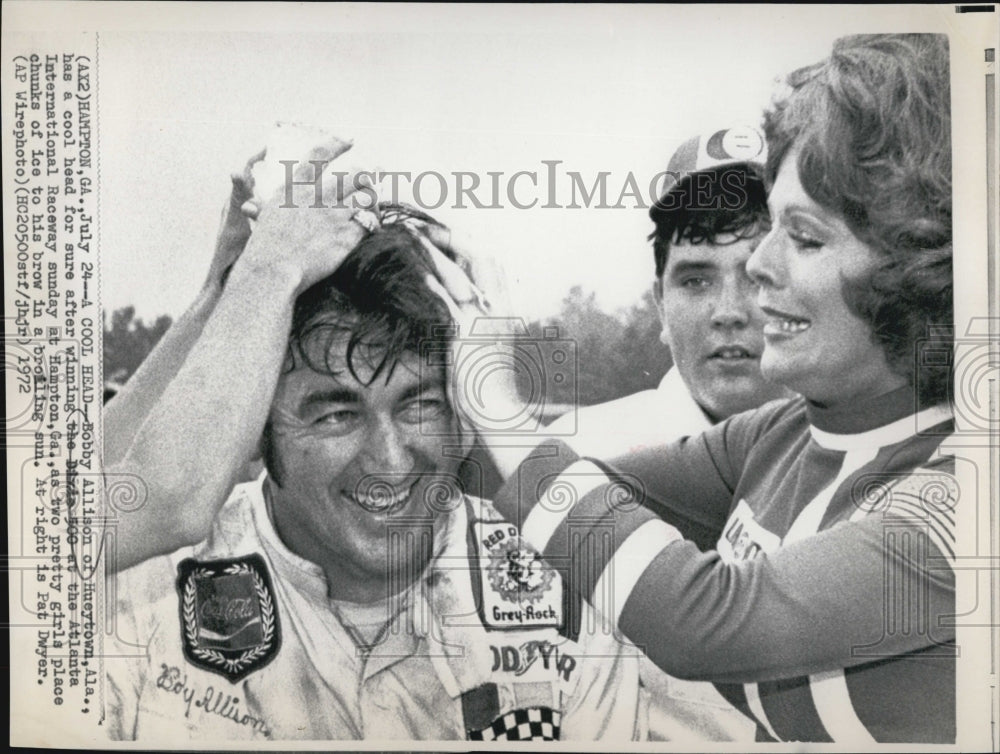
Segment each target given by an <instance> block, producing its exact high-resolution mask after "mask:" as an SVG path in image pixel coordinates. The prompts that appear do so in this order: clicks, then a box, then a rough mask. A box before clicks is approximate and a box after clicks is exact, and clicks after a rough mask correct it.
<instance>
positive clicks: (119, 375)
mask: <svg viewBox="0 0 1000 754" xmlns="http://www.w3.org/2000/svg"><path fill="white" fill-rule="evenodd" d="M102 322H103V325H104V381H105V382H106V383H112V384H117V385H123V384H124V383H125V381H126V380H128V378H129V377H131V376H132V374H133V373H134V372H135V370H136V369H138V368H139V365H140V364H141V363H142V360H143V359H145V358H146V356H147V354H149V352H150V351H152V350H153V346H155V345H156V344H157V342H158V341H159V340H160V338H162V337H163V334H164V333H165V332H166V331H167V330H168V329H169V328H170V325H171V323H172V322H173V320H171V319H170V317H168V316H167V315H166V314H161V315H160V316H159V317H157V318H156V319H155V320H154V321H153V323H152V324H150V325H147V324H146V323H145V322H143V321H142V319H141V318H140V317H136V316H135V307H134V306H126V307H124V308H122V309H115V310H114V311H113V312H112V313H111V322H110V324H109V323H108V316H107V312H103V314H102Z"/></svg>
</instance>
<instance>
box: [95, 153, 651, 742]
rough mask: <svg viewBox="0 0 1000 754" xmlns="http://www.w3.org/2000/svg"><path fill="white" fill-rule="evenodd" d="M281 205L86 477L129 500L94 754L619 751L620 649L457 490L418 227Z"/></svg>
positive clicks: (439, 344)
mask: <svg viewBox="0 0 1000 754" xmlns="http://www.w3.org/2000/svg"><path fill="white" fill-rule="evenodd" d="M345 149H346V147H345V146H344V145H338V146H336V147H335V148H333V149H330V150H327V152H326V153H320V154H318V155H314V157H316V158H317V159H323V160H329V159H332V158H333V157H335V156H336V155H337V154H339V153H340V152H342V151H344V150H345ZM300 178H301V176H300ZM324 189H328V190H331V191H332V186H330V185H324ZM307 193H310V195H311V189H310V190H309V191H308V192H307ZM331 196H332V195H331ZM338 198H339V199H341V200H342V199H344V197H343V196H339V197H338ZM309 199H311V196H310V197H309ZM296 203H297V204H299V206H300V207H301V208H302V209H298V210H291V209H281V208H278V207H277V204H278V202H277V201H274V202H272V203H271V204H270V205H267V206H265V207H264V209H263V210H262V211H261V212H260V215H259V217H258V223H257V226H256V228H255V229H254V232H253V235H252V236H251V237H250V241H249V243H248V244H247V247H246V251H245V252H243V254H242V256H239V258H238V259H237V260H236V261H235V263H233V264H232V265H231V271H229V272H228V273H226V274H224V275H223V276H222V277H224V278H225V287H224V290H223V291H222V292H221V294H220V295H219V297H218V299H217V301H216V302H215V303H214V305H213V307H212V311H211V313H210V314H209V315H208V317H207V319H206V321H204V323H202V324H199V325H198V326H197V327H196V328H192V331H197V342H195V343H193V344H191V343H186V342H182V341H183V340H184V338H180V339H175V340H174V341H173V342H172V343H168V344H167V345H168V347H169V348H171V349H172V350H173V352H174V353H175V354H177V353H183V354H185V355H186V357H185V358H183V364H182V365H181V366H179V367H176V366H175V367H173V369H174V371H175V373H174V374H173V375H172V378H171V379H169V380H168V381H167V383H166V384H161V385H160V391H159V396H158V398H157V400H156V401H155V402H154V403H153V404H152V405H151V406H149V407H148V412H147V413H146V415H145V417H144V418H143V420H142V422H141V427H140V428H139V429H138V430H137V431H135V432H134V433H133V434H132V436H131V437H130V439H129V442H127V443H126V446H127V447H125V449H124V450H123V452H121V454H120V457H119V458H118V459H117V460H116V462H115V463H114V464H112V468H111V469H109V470H110V471H111V473H113V474H115V473H117V474H122V473H132V474H135V475H137V476H140V477H142V478H143V480H144V483H145V487H146V489H147V491H148V496H147V499H146V500H145V505H144V507H143V508H142V509H141V510H139V511H136V512H133V513H128V512H126V511H118V513H117V515H118V518H119V520H120V525H119V537H120V538H121V539H122V542H121V545H122V547H120V548H118V550H119V553H120V555H121V561H120V562H119V563H118V564H117V565H119V566H120V565H131V564H133V563H137V565H134V567H131V568H127V569H126V570H123V571H121V572H120V573H117V574H115V576H114V577H113V579H112V580H110V581H109V588H110V589H111V590H112V591H111V592H110V594H113V595H117V596H118V601H117V610H116V612H115V618H116V631H115V638H114V640H113V641H112V642H109V645H108V646H106V649H108V650H110V651H107V652H106V655H107V656H106V657H105V668H106V672H107V676H108V686H107V695H106V698H107V700H108V704H107V709H106V714H107V718H106V724H107V726H108V729H109V732H110V734H111V736H112V737H114V738H117V739H138V740H147V741H148V740H155V741H157V742H159V741H162V740H168V741H176V740H178V739H187V740H209V739H212V740H258V739H263V740H279V739H312V740H335V739H395V740H440V739H469V740H553V739H560V738H562V739H578V740H594V739H605V740H615V741H629V740H634V739H636V738H641V737H642V736H643V735H644V720H645V718H644V715H643V701H642V697H641V693H640V689H639V685H638V658H637V655H636V652H635V650H634V648H630V647H626V646H624V645H623V644H621V643H620V642H619V641H618V640H617V639H616V638H615V637H614V636H613V635H612V634H611V632H610V630H609V631H602V630H601V627H602V625H603V624H602V622H601V621H600V620H599V619H597V618H596V616H595V615H593V614H592V613H591V612H590V610H589V608H587V607H586V606H583V605H579V604H577V607H578V609H576V610H574V611H571V612H570V613H567V611H566V610H565V607H564V603H563V593H562V587H561V582H560V581H559V578H558V576H557V575H556V573H555V571H554V570H552V569H551V568H549V567H548V566H545V565H544V564H543V563H542V561H541V560H540V559H539V558H538V557H537V555H536V554H535V553H534V552H533V551H531V550H530V548H527V547H525V546H524V543H523V540H522V539H521V538H520V536H519V532H518V531H517V530H516V528H514V527H512V526H510V525H509V524H508V523H507V522H505V521H503V520H501V519H500V518H499V516H497V515H496V514H495V512H494V511H493V509H492V507H491V506H490V505H489V504H488V503H486V502H485V501H482V500H479V499H477V498H472V497H471V496H469V495H466V494H464V493H463V491H462V489H461V488H460V485H459V483H458V481H457V477H456V470H457V467H458V464H459V462H460V461H461V460H462V459H463V458H464V456H465V453H466V451H467V449H468V445H469V442H468V438H467V436H464V435H462V434H461V433H460V431H459V430H458V426H457V424H456V421H455V417H454V413H453V411H452V407H451V405H450V402H449V400H448V398H447V395H446V389H445V374H444V365H443V364H442V363H441V362H440V361H439V360H437V361H435V359H434V358H433V357H434V355H435V354H440V353H442V352H446V351H447V349H448V348H449V339H450V337H451V336H450V329H449V327H450V324H451V320H450V317H449V313H448V310H447V308H446V307H445V305H444V303H443V302H442V301H441V300H440V299H438V298H437V296H436V295H435V294H434V293H433V292H431V290H430V288H429V287H428V285H427V276H428V275H433V270H434V265H433V262H432V261H431V260H430V259H429V258H428V257H427V254H426V250H425V249H424V248H423V246H422V244H421V242H420V241H419V238H418V236H417V235H416V234H419V233H420V229H421V227H422V226H423V225H427V224H433V221H431V220H430V218H427V217H425V216H421V215H419V213H415V212H410V211H407V210H405V209H401V208H398V207H396V208H384V207H379V208H378V209H377V210H376V211H366V212H364V213H362V214H360V215H358V214H356V213H354V212H353V210H352V209H331V208H329V207H325V208H323V209H312V208H309V204H310V201H297V202H296ZM327 204H329V202H327ZM348 204H349V203H348ZM362 206H363V205H362ZM351 218H354V219H356V220H357V222H352V221H351ZM237 256H238V255H237ZM192 331H189V332H188V336H189V335H191V332H192ZM289 333H290V334H289ZM185 337H187V336H185ZM157 360H159V359H158V358H156V357H154V363H155V362H156V361H157ZM169 368H170V367H165V369H167V370H168V371H169ZM116 426H118V427H120V424H119V423H117V422H116ZM112 429H113V428H112ZM122 431H125V430H124V429H122ZM178 437H180V440H178ZM258 445H259V447H260V448H261V450H262V452H263V456H264V460H265V465H266V467H267V473H266V475H263V476H262V477H261V478H260V479H258V480H257V481H255V482H251V483H248V484H244V485H239V486H238V487H237V488H236V489H235V491H234V492H233V493H232V494H231V495H228V499H226V498H227V493H228V489H229V486H230V485H231V482H232V479H233V478H234V477H235V476H236V475H237V474H238V473H239V472H240V470H241V469H242V468H243V466H244V465H245V462H246V460H247V459H248V458H249V457H250V456H251V455H252V453H253V448H254V447H255V446H258ZM137 537H138V538H144V539H140V541H136V538H137ZM178 544H181V545H183V546H181V547H179V548H178V547H177V545H178ZM157 551H159V552H161V553H163V554H156V553H157ZM150 556H152V557H150ZM569 603H570V604H574V603H573V602H572V600H570V601H569Z"/></svg>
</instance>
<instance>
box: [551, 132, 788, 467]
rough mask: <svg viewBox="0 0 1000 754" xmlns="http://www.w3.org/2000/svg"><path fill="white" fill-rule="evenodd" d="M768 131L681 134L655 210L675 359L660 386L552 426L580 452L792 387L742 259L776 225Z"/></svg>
mask: <svg viewBox="0 0 1000 754" xmlns="http://www.w3.org/2000/svg"><path fill="white" fill-rule="evenodd" d="M764 160H765V143H764V138H763V135H762V134H761V133H760V132H759V131H758V130H757V129H755V128H752V127H749V126H740V127H734V128H728V129H723V130H719V131H715V132H711V133H707V134H703V135H700V136H695V137H692V138H691V139H688V140H687V141H685V142H684V143H683V144H682V145H681V146H680V147H678V148H677V150H676V151H675V152H674V154H673V156H672V157H671V158H670V162H669V164H668V166H667V171H666V185H665V189H664V192H663V195H662V196H661V198H660V200H659V201H658V202H657V203H656V204H655V205H654V206H653V207H652V208H651V209H650V212H649V214H650V217H651V218H652V220H653V222H654V223H655V224H656V229H655V231H654V232H653V234H652V235H651V236H650V239H651V240H652V241H653V255H654V262H655V271H656V278H655V281H654V283H653V295H654V298H655V300H656V304H657V309H658V310H659V313H660V319H661V322H662V326H663V330H662V334H661V336H660V339H661V340H662V342H663V343H664V344H665V345H666V346H667V347H668V348H669V349H670V354H671V356H672V358H673V361H674V368H673V369H671V370H670V371H669V372H667V374H666V376H665V377H664V378H663V380H662V381H661V382H660V385H659V386H658V387H657V388H656V389H655V390H646V391H643V392H640V393H636V394H634V395H629V396H626V397H624V398H620V399H618V400H615V401H611V402H609V403H603V404H600V405H597V406H588V407H586V408H581V409H580V410H579V411H578V412H577V415H576V417H575V419H576V422H577V424H576V432H575V434H573V429H574V427H573V424H572V422H573V418H572V417H565V418H562V419H559V420H557V423H556V424H554V425H553V434H557V435H561V436H564V437H563V439H565V440H566V442H567V443H568V444H569V445H570V446H571V447H572V448H573V449H574V450H575V451H576V452H578V453H580V454H582V455H590V456H594V457H596V458H605V459H610V458H615V457H617V456H620V455H624V454H626V453H629V452H631V451H634V450H639V449H641V448H643V447H646V446H651V445H659V444H662V443H664V442H668V441H670V440H673V439H675V438H677V437H681V436H684V435H691V434H698V433H699V432H702V431H704V430H705V429H708V427H710V426H711V425H712V424H715V423H716V422H719V421H721V420H722V419H725V418H726V417H728V416H731V415H733V414H737V413H740V412H741V411H746V410H748V409H751V408H756V407H757V406H760V405H761V404H763V403H766V402H767V401H770V400H773V399H776V398H781V397H785V396H787V395H788V394H787V393H786V392H785V391H784V390H783V389H782V388H781V387H779V386H777V385H774V384H772V383H770V382H768V381H766V380H765V379H764V378H763V376H762V375H761V373H760V357H761V353H762V351H763V348H764V338H763V333H762V329H763V325H764V316H763V314H762V312H761V311H760V308H759V307H758V306H757V304H756V302H755V299H756V296H757V288H756V286H755V285H754V283H753V281H752V280H751V279H750V277H749V276H748V275H747V271H746V264H747V260H749V259H750V255H751V254H752V253H753V250H754V248H755V247H756V245H757V243H758V242H759V241H760V239H761V238H763V236H764V234H765V233H766V231H767V228H768V225H769V223H768V212H767V195H766V192H765V189H764V183H763V180H762V178H761V174H762V171H763V163H764Z"/></svg>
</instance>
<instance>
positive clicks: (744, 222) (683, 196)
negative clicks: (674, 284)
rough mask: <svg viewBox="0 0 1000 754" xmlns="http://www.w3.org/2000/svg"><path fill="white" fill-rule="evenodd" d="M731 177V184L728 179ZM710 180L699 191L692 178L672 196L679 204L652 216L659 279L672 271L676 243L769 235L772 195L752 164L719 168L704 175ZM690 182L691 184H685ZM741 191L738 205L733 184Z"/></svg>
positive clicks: (715, 243) (718, 242) (725, 242)
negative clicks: (670, 261)
mask: <svg viewBox="0 0 1000 754" xmlns="http://www.w3.org/2000/svg"><path fill="white" fill-rule="evenodd" d="M722 173H725V178H726V180H725V181H723V180H722ZM701 174H704V175H706V176H708V179H707V180H705V181H704V182H699V184H698V185H697V191H695V190H684V188H685V187H686V188H688V189H693V188H694V187H693V186H690V185H689V184H691V182H692V176H686V177H685V179H684V184H681V185H679V187H676V188H675V189H673V190H672V192H671V197H672V198H673V199H674V200H675V205H676V206H671V207H670V208H669V209H665V208H656V207H654V211H653V212H651V213H650V215H651V216H652V218H653V221H654V222H655V223H656V229H655V230H654V231H653V232H652V233H651V234H650V236H649V240H650V241H652V242H653V258H654V261H655V264H656V278H657V280H659V279H660V278H661V277H662V276H663V272H664V270H665V269H666V267H667V258H668V256H669V255H670V246H671V244H674V243H677V242H679V241H687V242H688V243H691V244H694V245H698V244H710V245H713V246H718V245H722V246H726V245H729V244H733V243H736V242H737V241H741V240H744V239H748V238H750V239H752V238H759V237H763V235H764V234H765V233H766V232H767V231H768V230H769V229H770V227H771V224H770V215H769V214H768V211H767V191H766V189H765V186H764V179H763V176H762V175H761V174H760V172H759V171H758V170H756V169H755V168H754V166H752V165H729V166H726V167H724V168H720V169H719V170H716V171H712V170H705V171H699V173H698V174H697V175H701ZM685 184H686V185H685ZM734 185H735V186H738V187H741V190H740V192H739V194H738V198H739V201H738V202H736V206H732V205H733V199H734V196H737V194H734V191H733V186H734Z"/></svg>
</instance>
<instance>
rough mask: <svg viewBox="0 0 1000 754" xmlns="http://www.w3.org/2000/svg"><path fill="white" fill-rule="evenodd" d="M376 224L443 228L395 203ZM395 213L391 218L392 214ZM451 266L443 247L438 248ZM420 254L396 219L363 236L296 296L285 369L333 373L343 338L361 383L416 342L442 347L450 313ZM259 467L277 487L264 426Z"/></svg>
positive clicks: (386, 370) (413, 349)
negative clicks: (365, 372) (362, 372)
mask: <svg viewBox="0 0 1000 754" xmlns="http://www.w3.org/2000/svg"><path fill="white" fill-rule="evenodd" d="M380 209H381V211H382V217H383V222H384V223H385V222H386V220H387V219H388V218H389V217H396V218H411V219H412V218H417V219H419V220H420V221H421V222H423V223H425V224H433V225H435V226H437V227H443V226H441V225H440V223H437V222H436V221H434V220H432V219H431V218H429V217H427V216H426V215H423V214H421V213H418V212H416V211H415V210H410V209H409V208H406V211H405V212H402V214H399V213H398V212H399V207H398V206H397V205H382V206H381V207H380ZM394 213H395V214H394ZM441 251H442V253H444V254H445V255H446V256H447V257H448V258H449V259H451V260H452V261H459V260H457V259H456V257H455V255H454V253H452V252H451V251H450V250H449V249H447V248H444V249H441ZM436 274H437V273H436V267H435V265H434V262H433V260H432V259H431V258H430V255H429V254H428V252H427V250H426V249H425V248H424V246H423V244H421V242H420V240H419V239H418V238H416V237H415V235H414V233H413V232H412V231H411V230H410V229H408V228H407V227H406V225H405V224H404V223H403V222H394V223H390V224H383V225H382V227H381V228H379V229H378V230H376V231H375V232H373V233H372V234H371V235H369V236H367V237H366V238H365V239H364V240H363V241H361V243H359V244H358V246H357V247H356V248H355V249H354V250H353V251H352V252H351V253H350V254H349V255H348V256H347V258H346V259H345V260H344V261H343V263H342V264H341V265H340V266H339V267H338V268H337V269H336V270H335V271H334V272H333V273H332V274H330V275H328V276H327V277H325V278H324V279H322V280H320V281H319V282H318V283H315V284H314V285H313V286H312V287H310V288H309V289H307V290H306V291H304V292H303V293H302V294H300V295H299V297H298V299H296V301H295V309H294V312H293V314H292V331H291V335H290V336H289V346H288V356H287V357H286V360H285V369H286V370H291V369H293V368H294V366H295V364H296V363H304V364H306V365H307V366H308V367H309V368H310V369H312V370H314V371H316V372H319V373H321V374H330V375H335V374H337V373H339V372H340V371H342V370H343V367H344V364H343V362H341V361H340V360H339V359H338V361H337V363H333V361H332V358H333V357H335V356H338V355H339V353H340V349H339V344H340V343H342V342H343V341H344V339H346V340H347V351H346V357H347V364H346V366H347V369H348V370H349V371H350V373H351V375H352V376H353V377H354V378H355V379H357V380H358V381H359V382H361V378H360V376H359V373H358V369H357V367H358V364H359V361H358V360H359V359H362V360H363V361H362V362H361V363H363V364H364V365H365V367H366V368H367V369H369V370H371V371H370V376H369V378H368V380H367V382H366V383H365V384H371V383H373V382H374V381H375V380H376V379H378V378H379V377H380V376H382V377H384V378H385V379H389V378H390V377H391V376H392V373H393V370H394V369H395V368H396V366H397V364H398V363H399V360H400V358H402V356H403V355H404V354H405V353H414V354H420V353H421V348H422V344H431V345H432V346H433V348H434V350H435V351H438V350H440V349H441V348H447V346H448V342H449V338H450V333H451V324H452V320H451V315H450V313H449V311H448V308H447V306H446V305H445V303H444V302H443V301H442V300H441V299H440V298H439V297H438V295H437V294H436V293H434V291H432V290H431V289H430V288H429V287H428V286H427V283H426V277H427V275H436ZM263 452H264V464H265V466H266V467H267V470H268V473H269V474H270V475H271V477H272V478H273V479H274V481H275V482H277V483H278V484H279V485H280V484H281V470H280V468H278V466H279V464H278V463H277V458H276V457H275V453H274V445H273V428H272V427H271V424H270V422H268V424H267V426H266V427H265V428H264V447H263Z"/></svg>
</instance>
